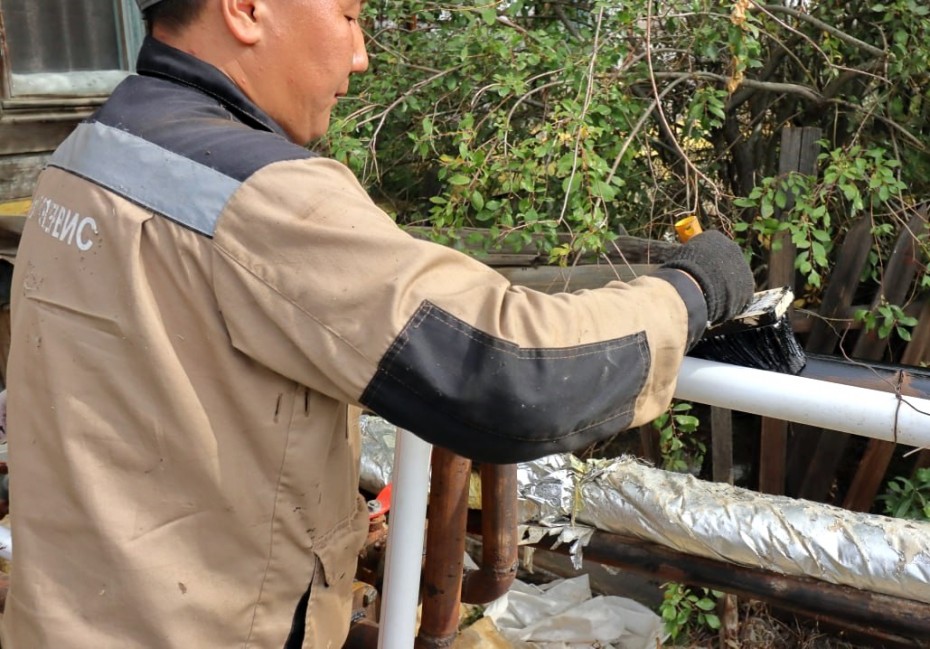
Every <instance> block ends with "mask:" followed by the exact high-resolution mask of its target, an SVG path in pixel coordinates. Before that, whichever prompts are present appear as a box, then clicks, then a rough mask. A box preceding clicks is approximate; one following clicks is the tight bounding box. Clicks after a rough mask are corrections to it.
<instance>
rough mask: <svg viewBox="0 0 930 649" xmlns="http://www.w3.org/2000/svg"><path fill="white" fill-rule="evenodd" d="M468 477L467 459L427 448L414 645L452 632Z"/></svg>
mask: <svg viewBox="0 0 930 649" xmlns="http://www.w3.org/2000/svg"><path fill="white" fill-rule="evenodd" d="M470 477H471V460H468V459H466V458H464V457H461V456H459V455H456V454H455V453H453V452H451V451H449V450H446V449H444V448H439V447H435V448H434V449H433V459H432V474H431V477H430V496H429V506H428V509H427V520H428V524H427V531H426V563H425V565H424V567H423V614H422V616H421V620H420V630H419V632H418V633H417V637H416V641H415V642H414V647H415V648H416V649H444V648H446V647H450V646H451V645H452V643H453V642H454V641H455V636H456V633H457V632H458V626H459V608H460V605H461V596H462V570H463V569H464V567H465V523H466V519H467V517H468V482H469V478H470Z"/></svg>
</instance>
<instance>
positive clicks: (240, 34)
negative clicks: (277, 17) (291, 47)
mask: <svg viewBox="0 0 930 649" xmlns="http://www.w3.org/2000/svg"><path fill="white" fill-rule="evenodd" d="M222 5H223V20H224V21H225V22H226V27H227V28H228V29H229V32H230V33H231V34H232V35H233V36H234V37H235V38H236V40H238V41H239V42H240V43H242V44H243V45H255V43H257V42H258V41H259V40H261V37H262V31H263V27H264V25H263V21H262V18H263V16H264V13H265V11H266V7H265V0H222Z"/></svg>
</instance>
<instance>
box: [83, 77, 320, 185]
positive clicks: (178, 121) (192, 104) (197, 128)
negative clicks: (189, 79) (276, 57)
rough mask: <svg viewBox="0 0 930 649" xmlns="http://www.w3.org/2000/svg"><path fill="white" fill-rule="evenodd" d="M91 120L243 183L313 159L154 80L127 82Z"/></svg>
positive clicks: (208, 100)
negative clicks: (269, 168)
mask: <svg viewBox="0 0 930 649" xmlns="http://www.w3.org/2000/svg"><path fill="white" fill-rule="evenodd" d="M93 120H94V121H97V122H100V123H102V124H104V125H106V126H110V127H113V128H117V129H120V130H123V131H126V132H127V133H130V134H132V135H135V136H137V137H140V138H142V139H144V140H147V141H149V142H151V143H152V144H155V145H157V146H159V147H161V148H163V149H165V150H167V151H169V152H171V153H175V154H177V155H179V156H181V157H183V158H187V159H188V160H191V161H193V162H196V163H198V164H201V165H204V166H206V167H209V168H211V169H214V170H216V171H218V172H219V173H221V174H223V175H226V176H228V177H230V178H233V179H235V180H238V181H240V182H242V181H244V180H246V179H247V178H248V177H249V176H251V175H252V174H253V173H255V172H256V171H258V170H259V169H261V168H262V167H264V166H266V165H269V164H271V163H274V162H279V161H282V160H299V159H304V158H310V157H313V156H314V155H315V154H314V153H313V152H311V151H309V150H307V149H305V148H304V147H301V146H298V145H296V144H294V143H293V142H291V141H289V140H288V139H287V138H285V137H283V136H282V135H281V134H279V133H276V132H273V131H268V130H262V129H256V128H253V127H251V126H249V125H246V124H244V123H242V122H241V121H239V120H238V119H236V118H235V116H234V115H233V114H231V113H230V112H229V111H228V110H227V109H226V108H225V107H224V106H223V105H222V104H221V103H220V102H219V101H217V100H215V99H213V98H212V97H210V96H209V95H207V94H204V93H202V92H200V91H198V90H197V89H195V88H192V87H189V86H184V85H180V84H177V83H173V82H171V81H167V80H164V79H159V78H155V77H147V76H133V77H129V78H128V79H126V80H125V81H124V82H123V83H121V84H120V85H119V86H118V87H117V89H116V90H115V91H114V92H113V94H112V95H111V97H110V99H109V100H108V101H107V102H106V103H105V104H104V105H103V106H102V107H101V108H100V110H98V111H97V113H96V114H95V115H94V117H93Z"/></svg>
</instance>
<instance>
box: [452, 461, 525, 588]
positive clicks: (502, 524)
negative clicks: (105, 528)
mask: <svg viewBox="0 0 930 649" xmlns="http://www.w3.org/2000/svg"><path fill="white" fill-rule="evenodd" d="M481 512H482V515H481V567H480V568H479V569H478V570H471V571H469V572H467V573H465V576H464V577H463V581H462V601H463V602H467V603H469V604H487V603H488V602H493V601H494V600H495V599H497V598H499V597H500V596H501V595H503V594H504V593H506V592H507V590H508V589H509V588H510V586H511V584H513V580H514V579H515V578H516V576H517V565H518V560H519V556H518V547H517V541H518V539H517V522H518V521H517V465H516V464H483V465H482V466H481ZM462 531H463V533H464V527H463V529H462Z"/></svg>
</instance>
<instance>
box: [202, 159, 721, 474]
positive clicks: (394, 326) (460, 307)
mask: <svg viewBox="0 0 930 649" xmlns="http://www.w3.org/2000/svg"><path fill="white" fill-rule="evenodd" d="M214 249H215V258H214V285H215V291H216V296H217V299H218V303H219V306H220V309H221V310H222V313H223V317H224V319H225V321H226V323H227V327H228V331H229V335H230V337H231V340H232V343H233V345H234V346H235V347H236V348H238V349H239V350H240V351H241V352H242V353H244V354H247V355H248V356H249V357H251V358H253V359H254V360H255V361H256V362H258V363H260V364H262V365H264V366H266V367H268V368H269V369H270V370H272V371H274V372H277V373H280V374H282V375H285V376H287V377H289V378H291V379H293V380H294V381H297V382H299V383H301V384H304V385H307V386H308V387H310V388H312V389H315V390H318V391H320V392H322V393H324V394H326V395H328V396H330V397H332V398H334V399H337V400H342V401H346V402H349V403H354V404H359V405H362V406H365V407H367V408H369V409H371V410H372V411H374V412H376V413H378V414H379V415H381V416H383V417H384V418H386V419H388V420H389V421H391V422H393V423H394V424H396V425H398V426H401V427H403V428H406V429H408V430H410V431H411V432H413V433H415V434H416V435H418V436H420V437H422V438H424V439H426V440H427V441H429V442H431V443H434V444H438V445H441V446H445V447H447V448H450V449H451V450H453V451H455V452H456V453H459V454H461V455H464V456H466V457H470V458H472V459H475V460H479V461H484V462H498V463H509V462H518V461H524V460H528V459H532V458H536V457H540V456H543V455H548V454H551V453H557V452H564V451H572V450H577V449H579V448H583V447H585V446H587V445H588V444H591V443H593V442H595V441H598V440H600V439H603V438H606V437H608V436H610V435H613V434H615V433H617V432H619V431H621V430H623V429H626V428H628V427H630V426H635V425H638V424H641V423H645V422H647V421H649V420H651V419H652V418H654V417H655V416H657V415H658V414H659V413H660V412H661V411H662V410H663V409H665V408H666V407H667V406H668V403H669V401H670V400H671V397H672V392H673V390H674V387H675V381H676V378H677V373H678V368H679V365H680V363H681V360H682V357H683V355H684V353H685V351H686V348H687V346H688V345H689V344H690V343H691V342H693V341H694V340H695V339H696V338H697V337H698V336H699V335H700V333H701V332H702V331H703V328H704V326H705V325H706V318H707V315H706V307H705V304H704V299H703V296H702V294H701V292H700V290H699V289H698V287H697V285H696V284H694V282H693V281H691V279H690V278H689V277H687V275H684V274H683V273H680V272H679V271H674V270H660V271H659V272H658V273H657V274H656V275H654V276H646V277H640V278H638V279H636V280H634V281H632V282H630V283H623V282H612V283H610V284H608V285H607V286H605V287H604V288H601V289H596V290H589V291H579V292H576V293H571V294H569V293H560V294H555V295H547V294H543V293H540V292H537V291H533V290H529V289H526V288H523V287H518V286H512V285H510V284H509V282H508V281H507V280H506V279H504V278H503V277H502V276H501V275H500V274H498V273H497V272H495V271H494V270H492V269H490V268H489V267H487V266H485V265H484V264H482V263H480V262H478V261H476V260H474V259H471V258H470V257H468V256H466V255H464V254H461V253H459V252H456V251H455V250H452V249H450V248H447V247H444V246H439V245H436V244H433V243H430V242H426V241H421V240H418V239H415V238H413V237H411V236H409V235H408V234H406V233H405V232H403V231H402V230H401V229H400V228H398V227H397V225H396V224H395V223H394V222H393V221H392V220H391V219H390V217H388V216H387V215H386V214H384V213H383V212H382V211H381V210H379V209H378V208H377V206H376V205H374V203H373V202H372V201H371V199H370V198H369V197H368V196H367V194H366V193H365V191H364V190H363V189H362V187H361V186H360V185H359V184H358V182H357V180H356V179H355V178H354V177H353V176H352V174H351V173H350V172H349V171H348V170H347V169H346V168H345V167H343V166H341V165H339V164H338V163H335V162H333V161H330V160H325V159H313V160H309V161H299V162H287V163H278V164H275V165H272V166H270V167H267V168H265V169H263V170H261V171H260V172H258V173H257V174H255V176H254V177H253V178H252V179H250V180H249V182H247V183H245V184H244V185H243V186H242V187H241V188H240V189H239V190H238V192H237V193H236V194H235V195H234V196H233V198H232V199H231V200H230V202H229V204H228V205H227V208H226V210H225V211H224V213H223V215H222V217H221V219H220V223H219V226H218V227H217V230H216V233H215V239H214Z"/></svg>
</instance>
